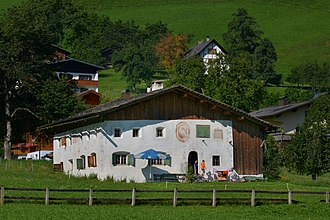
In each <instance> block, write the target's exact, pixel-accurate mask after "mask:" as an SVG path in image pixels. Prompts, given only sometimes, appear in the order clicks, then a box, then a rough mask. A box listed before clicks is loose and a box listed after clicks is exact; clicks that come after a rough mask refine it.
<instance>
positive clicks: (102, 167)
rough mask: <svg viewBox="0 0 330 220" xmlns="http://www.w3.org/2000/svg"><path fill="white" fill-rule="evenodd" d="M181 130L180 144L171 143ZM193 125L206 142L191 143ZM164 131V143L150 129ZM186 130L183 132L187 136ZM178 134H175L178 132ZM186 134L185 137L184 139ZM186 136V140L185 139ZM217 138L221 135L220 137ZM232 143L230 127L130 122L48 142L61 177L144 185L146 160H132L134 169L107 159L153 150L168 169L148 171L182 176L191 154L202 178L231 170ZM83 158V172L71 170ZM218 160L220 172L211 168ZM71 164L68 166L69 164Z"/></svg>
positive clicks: (102, 125)
mask: <svg viewBox="0 0 330 220" xmlns="http://www.w3.org/2000/svg"><path fill="white" fill-rule="evenodd" d="M179 123H181V124H184V129H183V132H180V134H181V135H183V137H184V138H183V139H181V140H185V141H180V140H179V139H178V138H177V129H179V128H177V125H178V124H179ZM196 125H209V126H210V138H196ZM157 127H163V128H164V137H156V128H157ZM114 128H120V129H121V130H122V135H121V137H114ZM133 128H140V134H139V137H132V132H133ZM187 128H188V130H189V132H187ZM179 130H180V129H179ZM215 130H217V131H218V132H219V131H220V130H222V132H220V133H222V138H221V137H220V138H219V136H218V138H215V137H214V131H215ZM188 133H189V134H188ZM187 134H188V135H187ZM220 136H221V135H220ZM62 137H66V140H67V141H66V142H67V146H60V145H61V141H60V139H61V138H62ZM73 137H81V141H79V143H74V144H73V143H70V142H72V140H73ZM232 141H233V136H232V123H231V121H211V120H172V121H160V120H136V121H105V122H102V123H98V124H93V125H89V126H86V127H82V128H79V129H75V130H71V131H68V132H65V133H59V134H56V135H55V136H54V164H59V163H61V162H63V168H64V171H65V172H66V173H70V174H71V175H89V174H91V173H95V174H97V175H98V178H99V179H104V178H107V177H113V178H115V179H117V180H120V179H126V180H127V181H130V180H134V181H136V182H144V181H146V179H148V178H149V173H150V169H149V168H150V167H149V166H148V161H147V160H142V159H135V166H130V165H115V166H114V165H113V163H112V154H113V153H115V152H122V151H124V152H129V153H131V154H134V155H135V154H137V153H140V152H142V151H144V150H148V149H154V150H157V151H161V152H164V153H166V154H170V156H171V166H166V165H152V171H151V172H152V174H161V173H167V172H168V173H186V169H187V163H188V155H189V153H190V152H191V151H196V152H197V154H198V160H199V163H200V162H201V161H202V160H205V163H206V168H207V169H206V172H208V171H212V170H213V168H214V169H216V170H223V169H229V168H231V167H233V164H234V161H233V147H232V145H231V144H229V142H232ZM92 153H95V154H96V160H97V167H91V168H89V167H88V166H87V164H88V162H87V156H89V155H91V154H92ZM81 155H84V156H85V157H86V168H85V170H77V164H76V159H77V158H80V156H81ZM213 155H220V166H212V156H213ZM70 159H71V160H72V161H73V164H71V163H70V162H69V160H70Z"/></svg>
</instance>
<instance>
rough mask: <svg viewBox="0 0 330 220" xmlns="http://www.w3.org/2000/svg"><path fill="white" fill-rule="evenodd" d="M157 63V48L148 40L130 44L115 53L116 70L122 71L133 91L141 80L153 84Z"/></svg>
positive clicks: (114, 64)
mask: <svg viewBox="0 0 330 220" xmlns="http://www.w3.org/2000/svg"><path fill="white" fill-rule="evenodd" d="M157 64H158V60H157V57H156V54H155V50H154V48H153V47H152V45H150V44H149V43H148V42H141V43H136V44H129V45H127V46H126V47H125V48H123V49H122V50H120V51H118V52H115V53H114V55H113V66H114V68H115V70H116V71H117V72H118V71H122V73H123V76H124V77H125V78H126V82H127V83H128V85H129V86H130V88H131V89H133V91H135V90H136V86H137V85H138V84H140V83H141V82H145V83H146V84H147V85H151V80H152V77H153V75H154V74H155V73H156V71H157Z"/></svg>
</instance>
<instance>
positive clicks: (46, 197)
mask: <svg viewBox="0 0 330 220" xmlns="http://www.w3.org/2000/svg"><path fill="white" fill-rule="evenodd" d="M48 204H49V189H48V188H46V195H45V205H48Z"/></svg>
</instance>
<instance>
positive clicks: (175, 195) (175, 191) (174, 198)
mask: <svg viewBox="0 0 330 220" xmlns="http://www.w3.org/2000/svg"><path fill="white" fill-rule="evenodd" d="M177 195H178V190H177V189H176V188H175V189H174V195H173V207H176V201H177Z"/></svg>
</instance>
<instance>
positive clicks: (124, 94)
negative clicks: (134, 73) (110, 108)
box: [120, 89, 131, 99]
mask: <svg viewBox="0 0 330 220" xmlns="http://www.w3.org/2000/svg"><path fill="white" fill-rule="evenodd" d="M130 97H131V92H130V91H129V89H126V90H125V91H123V92H122V93H121V97H120V98H121V99H128V98H130Z"/></svg>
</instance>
